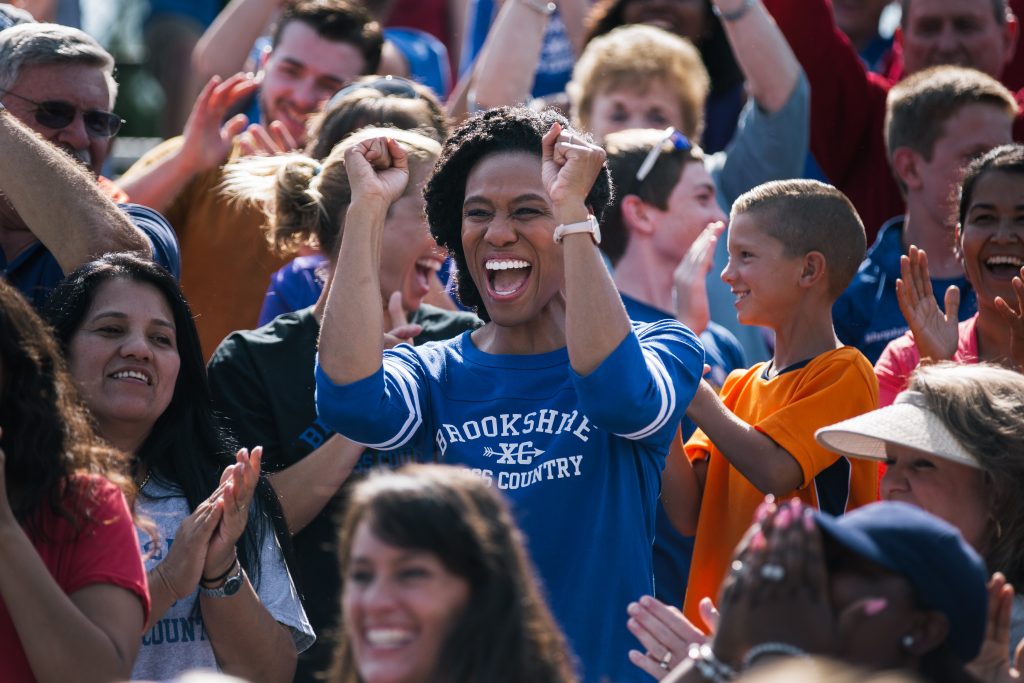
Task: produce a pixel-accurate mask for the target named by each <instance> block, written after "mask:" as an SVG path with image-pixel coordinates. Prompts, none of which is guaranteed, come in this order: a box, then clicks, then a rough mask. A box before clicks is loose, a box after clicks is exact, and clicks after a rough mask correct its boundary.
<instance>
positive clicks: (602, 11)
mask: <svg viewBox="0 0 1024 683" xmlns="http://www.w3.org/2000/svg"><path fill="white" fill-rule="evenodd" d="M633 1H635V0H597V2H595V3H594V4H593V6H592V7H591V9H590V12H588V13H587V16H586V18H585V19H584V21H583V29H584V34H583V45H584V46H586V44H587V43H589V42H590V41H591V40H593V39H594V38H596V37H598V36H603V35H604V34H605V33H608V32H609V31H611V30H612V29H613V28H617V27H619V26H624V25H625V24H626V20H625V19H624V18H623V14H624V13H625V8H626V5H627V4H629V3H630V2H633ZM703 1H704V32H703V34H702V35H701V36H698V37H697V38H695V39H693V40H692V42H693V44H694V46H695V47H696V48H697V49H698V50H699V51H700V57H701V61H703V62H704V68H705V69H707V70H708V76H710V77H711V95H712V96H714V95H717V94H719V93H721V92H724V91H727V90H731V89H732V88H735V87H736V86H737V85H739V84H740V83H742V82H743V72H742V71H741V70H740V66H739V64H738V63H737V62H736V57H735V56H734V55H733V53H732V46H730V45H729V39H728V37H726V35H725V29H724V28H722V22H721V21H719V19H718V17H716V16H715V14H714V12H713V11H712V10H711V0H703ZM683 37H684V38H687V37H688V36H683Z"/></svg>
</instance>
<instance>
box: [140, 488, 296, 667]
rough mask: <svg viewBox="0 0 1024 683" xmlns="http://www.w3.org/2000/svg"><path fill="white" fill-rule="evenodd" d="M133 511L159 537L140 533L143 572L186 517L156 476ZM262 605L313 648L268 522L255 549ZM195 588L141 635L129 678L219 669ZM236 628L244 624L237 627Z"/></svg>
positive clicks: (176, 495) (175, 493) (175, 492)
mask: <svg viewBox="0 0 1024 683" xmlns="http://www.w3.org/2000/svg"><path fill="white" fill-rule="evenodd" d="M136 505H137V506H138V512H139V513H141V514H142V515H143V516H145V517H146V518H148V519H150V520H152V522H153V523H154V524H155V525H156V526H157V529H158V533H159V538H158V539H156V541H155V542H154V540H153V539H150V537H149V536H148V535H147V534H146V533H145V532H143V531H141V530H140V531H139V532H138V533H139V542H140V543H141V544H142V552H143V556H144V557H145V559H146V571H151V570H152V569H153V568H154V567H155V566H156V565H158V564H160V562H162V561H163V559H164V558H165V557H167V551H168V549H169V548H170V546H171V545H172V544H173V543H174V536H175V534H176V533H177V532H178V525H180V524H181V522H182V521H183V520H184V519H185V518H186V517H187V516H188V515H189V511H188V503H187V502H186V501H185V498H184V496H182V495H181V491H180V490H179V489H177V488H169V487H167V486H165V485H163V484H162V483H161V482H159V481H157V480H156V479H155V478H154V479H153V480H151V481H150V482H149V483H147V484H146V488H145V493H143V492H141V491H140V493H139V497H138V500H137V501H136ZM256 593H257V595H259V598H260V601H261V602H262V603H263V606H264V607H266V608H267V611H268V612H270V614H271V616H272V617H274V619H275V620H276V621H277V622H278V623H280V624H283V625H285V626H287V627H288V629H289V630H290V631H291V634H292V639H293V640H294V641H295V648H296V650H297V651H299V652H301V651H302V650H305V649H306V648H308V647H309V646H310V645H312V644H313V641H314V639H315V638H314V636H313V629H312V628H311V627H310V625H309V622H308V620H307V619H306V614H305V612H304V611H303V610H302V605H301V604H300V603H299V596H298V593H297V592H296V591H295V586H294V585H293V584H292V580H291V577H290V576H289V574H288V570H287V569H286V568H285V563H284V556H283V555H282V554H281V548H280V547H279V546H278V545H277V538H276V537H275V536H274V532H273V529H272V528H271V527H270V525H269V523H268V525H267V530H266V534H265V536H264V539H263V547H262V548H261V549H260V577H259V586H258V588H257V590H256ZM198 602H199V588H198V587H197V588H196V590H194V591H193V592H192V594H191V595H189V596H188V597H186V598H184V599H182V600H178V601H177V602H175V603H173V604H172V605H171V607H170V609H168V610H167V612H165V613H164V614H163V615H162V616H161V617H160V618H159V619H158V620H157V621H156V623H154V624H153V626H152V627H151V628H150V629H149V630H148V631H147V632H146V633H145V634H143V636H142V646H141V647H140V648H139V655H138V657H137V658H136V660H135V667H134V668H133V669H132V679H133V680H137V679H146V680H167V679H170V678H174V677H175V676H177V675H179V674H181V673H183V672H184V671H187V670H189V669H199V668H202V669H212V670H215V671H216V670H219V668H218V666H217V658H216V657H215V656H214V654H213V646H212V645H211V644H210V640H209V638H208V637H207V634H206V630H205V628H204V627H203V616H202V613H201V612H200V611H199V605H198V604H197V603H198ZM239 627H240V628H244V625H242V624H239Z"/></svg>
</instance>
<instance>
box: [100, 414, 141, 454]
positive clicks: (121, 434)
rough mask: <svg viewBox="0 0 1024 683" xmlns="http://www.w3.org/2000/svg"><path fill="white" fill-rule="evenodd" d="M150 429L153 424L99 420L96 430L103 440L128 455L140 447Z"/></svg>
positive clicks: (134, 452) (136, 451)
mask: <svg viewBox="0 0 1024 683" xmlns="http://www.w3.org/2000/svg"><path fill="white" fill-rule="evenodd" d="M152 430H153V425H146V426H142V425H136V424H134V423H130V422H129V423H125V422H117V423H111V422H102V421H101V422H100V423H99V424H98V429H97V432H98V433H99V435H100V436H101V437H102V438H103V440H104V441H106V442H107V443H109V444H110V445H111V446H113V447H114V448H116V449H117V450H119V451H121V452H122V453H127V454H128V455H135V454H136V453H138V451H139V449H140V448H142V444H143V443H144V442H145V441H146V437H148V436H149V433H150V432H151V431H152Z"/></svg>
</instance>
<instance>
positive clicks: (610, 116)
mask: <svg viewBox="0 0 1024 683" xmlns="http://www.w3.org/2000/svg"><path fill="white" fill-rule="evenodd" d="M581 118H586V119H587V120H588V125H589V130H590V133H591V134H592V135H593V136H594V138H595V139H597V140H599V141H600V140H603V139H604V137H605V136H606V135H608V134H609V133H614V132H616V131H620V130H627V129H630V128H668V127H669V126H673V127H675V128H677V129H685V128H686V126H685V125H684V121H683V109H682V105H681V103H680V101H679V98H678V97H677V96H676V95H675V91H674V90H673V89H672V88H669V87H667V86H665V85H664V84H663V83H662V82H661V81H660V80H655V81H652V82H651V83H649V84H647V85H646V86H644V87H638V88H619V89H609V90H605V91H604V92H601V93H599V94H598V95H595V96H594V99H593V102H592V104H591V106H590V116H589V117H581Z"/></svg>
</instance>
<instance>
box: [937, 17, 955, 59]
mask: <svg viewBox="0 0 1024 683" xmlns="http://www.w3.org/2000/svg"><path fill="white" fill-rule="evenodd" d="M960 47H961V45H960V36H959V35H958V34H957V31H956V28H955V27H954V26H953V24H952V23H951V22H948V21H947V22H943V24H942V30H941V31H939V35H938V36H936V38H935V49H936V50H938V51H939V52H941V53H942V54H946V55H952V54H955V53H957V52H959V51H960Z"/></svg>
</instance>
